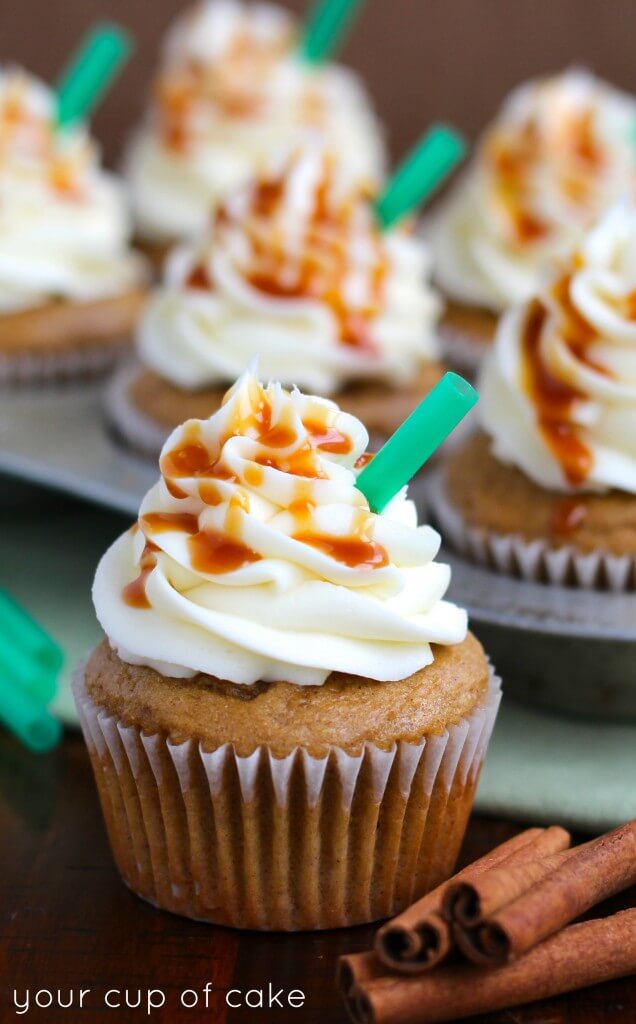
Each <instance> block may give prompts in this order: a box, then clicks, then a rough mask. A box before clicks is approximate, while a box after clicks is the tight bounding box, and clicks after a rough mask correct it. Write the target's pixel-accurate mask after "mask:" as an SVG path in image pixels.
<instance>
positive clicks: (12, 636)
mask: <svg viewBox="0 0 636 1024" xmlns="http://www.w3.org/2000/svg"><path fill="white" fill-rule="evenodd" d="M0 637H2V639H3V647H4V653H5V656H7V653H8V652H7V647H8V646H10V647H11V648H12V650H21V651H23V652H24V654H25V655H27V656H29V657H31V658H32V659H33V660H34V661H35V662H36V663H37V665H39V666H40V667H41V668H42V669H44V670H46V671H47V672H48V673H52V674H55V673H57V672H59V670H60V668H61V666H62V662H63V660H64V655H63V653H62V651H61V649H60V648H59V647H58V645H57V644H56V643H55V641H54V640H52V639H51V637H50V636H49V635H48V633H46V632H45V631H44V630H43V629H42V627H41V626H40V625H39V624H38V623H37V622H36V621H35V620H34V619H33V618H31V616H30V615H29V614H28V613H27V612H26V611H25V610H24V609H23V608H21V607H20V605H19V604H17V603H16V602H15V601H14V600H13V598H12V597H10V596H9V594H7V593H6V591H4V590H0Z"/></svg>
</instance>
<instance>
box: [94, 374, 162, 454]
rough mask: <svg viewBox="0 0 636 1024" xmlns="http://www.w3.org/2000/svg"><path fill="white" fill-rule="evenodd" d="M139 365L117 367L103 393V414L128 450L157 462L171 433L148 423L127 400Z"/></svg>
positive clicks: (147, 418) (159, 425)
mask: <svg viewBox="0 0 636 1024" xmlns="http://www.w3.org/2000/svg"><path fill="white" fill-rule="evenodd" d="M140 369H141V367H140V365H139V363H138V362H135V361H132V362H126V363H124V364H123V365H122V366H120V367H118V368H117V369H116V370H115V372H114V373H113V375H112V377H111V378H110V380H109V382H108V384H107V386H106V390H105V392H104V411H105V414H106V418H107V420H108V423H109V424H110V426H111V427H112V428H113V430H114V431H115V433H116V434H117V435H118V436H119V437H120V438H121V440H122V441H124V443H125V444H126V445H127V446H128V447H129V448H132V449H134V450H135V451H136V452H138V453H139V454H140V455H144V456H146V457H147V458H149V459H157V458H159V455H160V453H161V449H162V448H163V446H164V443H165V441H166V439H167V438H168V437H169V436H170V433H171V431H170V430H169V429H168V428H167V427H162V426H161V424H159V423H156V422H155V421H154V420H151V419H150V417H149V416H146V415H145V413H143V412H141V411H140V410H139V409H137V408H136V407H135V406H134V405H133V403H132V401H131V400H130V388H131V386H132V383H133V381H134V380H135V377H137V375H138V374H139V372H140Z"/></svg>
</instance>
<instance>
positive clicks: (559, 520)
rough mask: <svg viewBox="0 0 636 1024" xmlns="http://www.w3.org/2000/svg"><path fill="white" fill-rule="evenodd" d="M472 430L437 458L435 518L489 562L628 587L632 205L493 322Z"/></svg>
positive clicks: (635, 268) (635, 269)
mask: <svg viewBox="0 0 636 1024" xmlns="http://www.w3.org/2000/svg"><path fill="white" fill-rule="evenodd" d="M479 387H480V392H481V397H482V402H481V409H482V423H483V428H484V433H483V434H482V435H481V436H478V437H474V438H473V439H472V440H471V441H470V442H469V443H468V444H467V445H466V446H465V447H464V448H463V449H461V450H460V451H458V452H457V453H456V454H455V455H454V456H453V457H452V458H451V459H450V460H449V462H448V465H447V467H446V470H445V475H444V482H443V486H442V488H441V490H439V491H438V494H437V498H436V506H437V513H438V518H439V520H440V522H441V523H442V525H443V526H444V528H445V530H446V531H447V533H448V535H449V536H450V537H451V538H452V539H453V540H454V542H455V543H456V544H458V545H459V546H460V547H461V548H462V550H464V551H466V552H469V553H472V554H473V555H474V556H476V557H478V558H479V559H480V560H482V561H486V562H488V563H489V564H491V565H492V566H493V567H496V568H500V569H504V570H505V571H508V572H511V571H512V572H515V573H520V574H521V575H523V576H525V577H528V578H531V579H546V580H550V581H552V582H558V583H572V584H576V585H580V586H599V587H611V588H613V589H632V590H633V589H634V587H636V209H635V208H634V207H632V206H628V205H627V204H620V205H618V206H615V207H613V208H612V209H611V210H610V211H609V212H608V213H607V214H606V215H605V216H604V217H603V218H602V219H601V221H600V222H599V223H598V225H597V226H596V227H595V228H594V229H593V230H592V231H590V232H589V233H588V235H587V236H586V238H585V240H584V241H583V243H582V244H581V245H580V247H579V248H577V249H576V250H575V252H574V255H573V256H572V257H571V259H570V261H569V262H568V263H567V264H564V266H563V267H562V268H561V270H560V271H559V273H558V274H557V275H556V276H555V277H554V278H553V279H552V280H551V281H550V282H549V284H547V285H546V286H545V287H544V288H543V289H541V291H540V292H539V293H538V294H537V295H536V296H535V297H534V298H533V299H531V300H529V301H528V302H527V303H525V304H524V305H522V306H518V307H516V308H513V309H511V310H510V311H509V312H508V313H506V314H505V316H504V317H503V318H502V320H501V323H500V325H499V329H498V332H497V337H496V341H495V346H494V349H493V351H492V353H491V354H490V355H489V356H488V358H487V360H486V362H485V365H484V368H483V372H482V376H481V381H480V385H479Z"/></svg>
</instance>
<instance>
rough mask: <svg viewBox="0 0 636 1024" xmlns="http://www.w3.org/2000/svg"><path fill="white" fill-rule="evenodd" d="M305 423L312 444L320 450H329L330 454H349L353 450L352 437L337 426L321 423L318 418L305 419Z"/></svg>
mask: <svg viewBox="0 0 636 1024" xmlns="http://www.w3.org/2000/svg"><path fill="white" fill-rule="evenodd" d="M304 425H305V429H306V431H307V433H308V434H309V436H310V438H311V443H312V445H313V446H314V447H315V448H318V449H320V451H323V452H328V453H329V454H330V455H348V454H349V452H351V451H352V449H353V442H352V440H351V438H350V437H347V435H346V434H343V433H342V432H341V431H340V430H336V428H335V427H330V426H328V425H327V424H323V423H319V422H317V421H316V420H305V424H304Z"/></svg>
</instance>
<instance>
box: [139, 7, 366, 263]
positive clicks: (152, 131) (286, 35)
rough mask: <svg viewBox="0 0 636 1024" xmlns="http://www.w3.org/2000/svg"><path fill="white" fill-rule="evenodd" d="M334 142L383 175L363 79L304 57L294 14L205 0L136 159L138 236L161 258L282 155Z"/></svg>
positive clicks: (165, 70)
mask: <svg viewBox="0 0 636 1024" xmlns="http://www.w3.org/2000/svg"><path fill="white" fill-rule="evenodd" d="M316 136H317V137H319V138H322V139H324V140H325V141H326V142H327V144H328V145H329V147H330V148H332V149H334V150H335V151H336V152H337V153H338V154H339V156H340V158H341V159H342V160H343V161H345V163H347V164H348V166H349V167H350V170H351V171H352V172H353V173H354V174H355V175H356V176H362V177H364V178H367V179H368V180H369V181H372V182H373V181H376V182H377V181H378V180H380V179H381V177H382V172H383V166H384V149H383V142H382V134H381V131H380V128H379V125H378V123H377V121H376V119H375V117H374V115H373V113H372V111H371V109H370V106H369V102H368V99H367V97H366V95H365V92H364V91H363V89H362V86H361V85H360V83H359V81H358V79H357V78H356V77H355V76H354V75H353V74H352V73H351V72H349V71H346V70H345V69H344V68H340V67H337V66H335V65H333V64H330V63H324V62H320V63H315V64H314V63H311V62H309V61H307V60H305V59H303V58H302V56H301V53H300V34H299V29H298V26H297V25H296V23H295V21H294V19H293V18H292V17H291V15H290V14H289V13H288V12H286V11H285V10H283V9H282V8H279V7H276V6H274V5H270V4H251V5H249V6H248V5H244V4H242V3H239V2H237V0H204V2H202V3H199V4H198V5H197V6H195V7H193V8H192V9H191V10H188V11H186V13H185V14H183V15H181V16H180V18H179V19H178V20H177V22H176V23H175V25H174V26H173V28H172V29H171V31H170V32H169V34H168V38H167V40H166V43H165V47H164V54H163V61H162V66H161V69H160V71H159V74H158V77H157V80H156V83H155V88H154V94H153V98H152V105H151V109H150V111H149V114H148V116H147V119H146V121H145V123H144V124H143V125H142V126H141V127H140V128H139V130H138V131H137V133H136V135H135V137H134V139H133V141H132V144H131V146H130V149H129V152H128V158H127V162H126V166H127V177H128V180H129V184H130V188H131V192H132V199H133V206H134V211H135V217H136V222H137V231H138V235H139V238H140V239H141V240H142V241H143V242H144V243H147V246H148V247H149V248H150V249H151V251H154V252H155V253H156V254H158V255H161V252H162V250H163V248H164V247H165V246H166V244H168V243H170V242H174V241H178V240H183V239H192V238H195V237H196V236H197V235H198V234H200V232H202V231H204V230H205V229H206V227H207V225H208V223H209V217H210V214H211V212H212V211H213V210H214V208H215V207H216V206H217V205H218V203H219V202H221V201H222V200H223V199H225V197H226V196H227V195H228V194H229V193H230V192H231V191H232V190H234V189H236V187H237V186H240V185H242V184H244V183H245V182H246V181H247V180H248V179H250V178H251V177H252V176H253V175H254V174H258V173H260V172H262V170H263V169H264V166H265V164H266V162H267V160H268V159H269V158H271V156H272V154H276V153H278V152H281V151H282V152H289V151H290V150H291V149H294V148H295V147H297V146H298V145H300V144H303V143H304V142H306V141H307V140H308V139H311V138H313V137H316Z"/></svg>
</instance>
